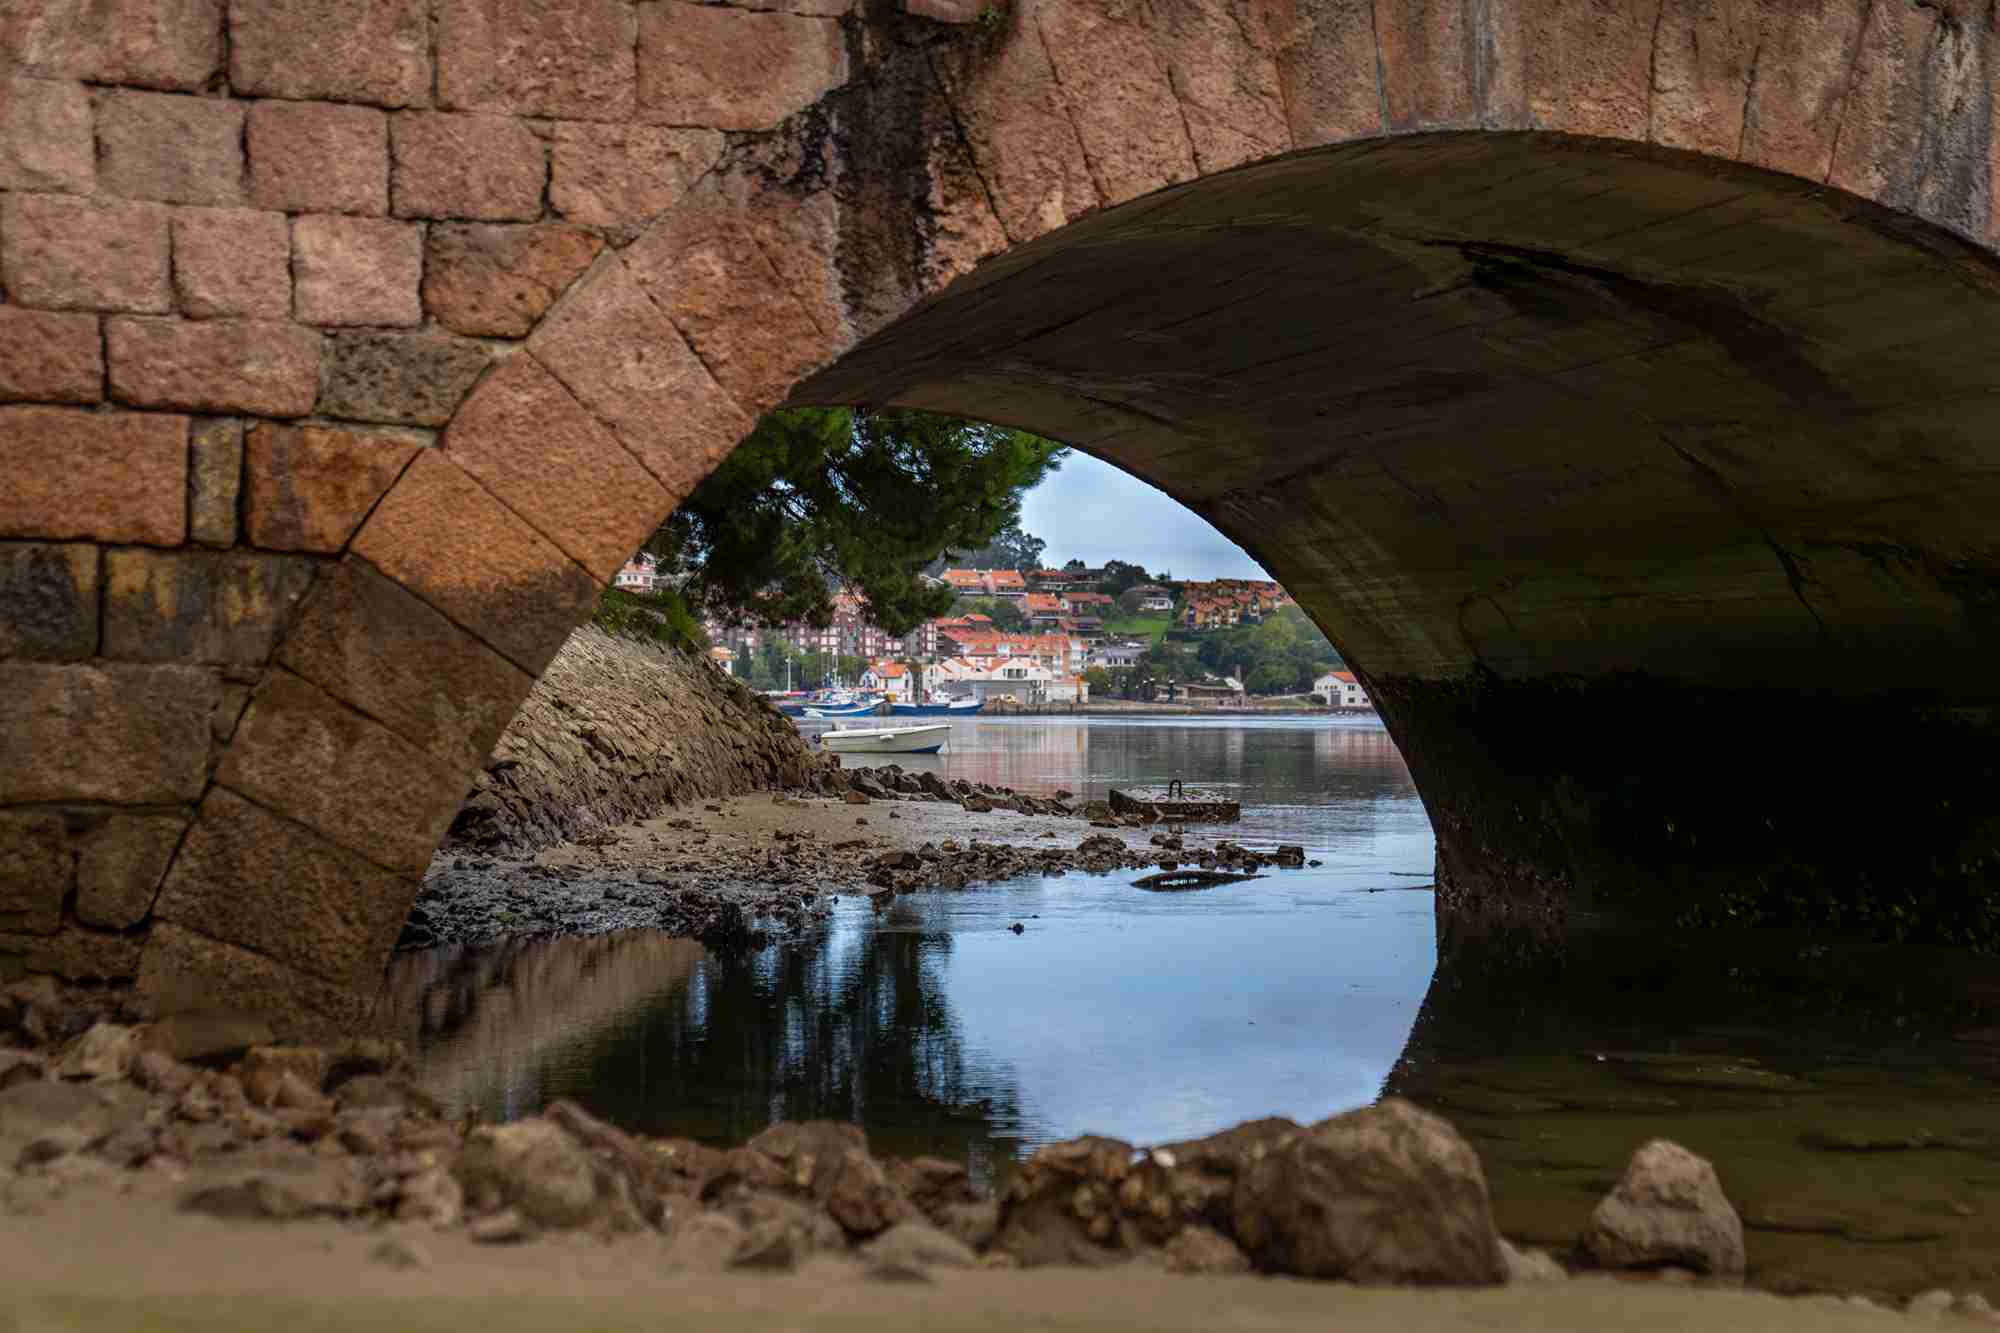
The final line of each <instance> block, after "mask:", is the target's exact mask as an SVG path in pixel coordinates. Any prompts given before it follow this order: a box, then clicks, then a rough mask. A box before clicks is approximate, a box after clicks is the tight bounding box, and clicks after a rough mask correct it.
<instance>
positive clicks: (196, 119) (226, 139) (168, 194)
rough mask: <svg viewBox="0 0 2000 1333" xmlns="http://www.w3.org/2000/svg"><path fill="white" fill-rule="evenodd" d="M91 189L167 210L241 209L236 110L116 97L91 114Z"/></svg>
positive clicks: (211, 103) (198, 102)
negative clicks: (94, 175)
mask: <svg viewBox="0 0 2000 1333" xmlns="http://www.w3.org/2000/svg"><path fill="white" fill-rule="evenodd" d="M97 184H98V188H99V189H101V190H103V191H104V192H105V193H107V194H117V195H123V196H124V197H125V198H127V199H156V200H159V201H160V202H161V203H168V204H212V205H217V206H225V207H226V206H229V205H232V204H241V203H242V202H243V104H242V103H241V102H233V101H228V100H225V99H222V98H215V97H185V96H181V95H179V94H174V93H134V92H115V93H112V94H111V95H110V96H108V97H106V98H105V99H104V100H103V101H102V102H100V103H99V104H98V107H97Z"/></svg>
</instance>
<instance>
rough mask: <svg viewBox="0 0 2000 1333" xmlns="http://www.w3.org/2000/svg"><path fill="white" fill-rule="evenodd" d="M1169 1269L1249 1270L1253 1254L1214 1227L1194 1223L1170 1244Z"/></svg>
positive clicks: (1193, 1270)
mask: <svg viewBox="0 0 2000 1333" xmlns="http://www.w3.org/2000/svg"><path fill="white" fill-rule="evenodd" d="M1165 1258H1166V1261H1167V1271H1168V1272H1169V1273H1247V1272H1249V1271H1250V1257H1249V1256H1248V1255H1246V1254H1244V1253H1243V1251H1242V1250H1240V1249H1238V1248H1237V1246H1236V1242H1235V1241H1233V1240H1231V1239H1229V1237H1227V1236H1225V1235H1223V1234H1222V1233H1221V1232H1219V1231H1216V1230H1214V1229H1212V1228H1210V1227H1205V1226H1202V1225H1201V1224H1199V1223H1191V1224H1190V1225H1188V1226H1184V1227H1182V1228H1181V1229H1180V1230H1179V1231H1177V1232H1175V1233H1174V1237H1173V1239H1172V1240H1169V1241H1168V1242H1167V1245H1166V1250H1165Z"/></svg>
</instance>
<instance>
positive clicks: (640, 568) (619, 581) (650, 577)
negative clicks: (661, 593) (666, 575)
mask: <svg viewBox="0 0 2000 1333" xmlns="http://www.w3.org/2000/svg"><path fill="white" fill-rule="evenodd" d="M611 586H612V587H614V588H623V589H625V590H626V591H627V592H653V591H656V590H657V589H658V588H659V586H660V562H659V560H657V559H656V558H654V557H653V556H651V555H648V554H647V553H646V552H644V551H641V552H639V554H637V555H635V556H633V557H632V558H631V559H630V560H627V561H626V562H625V566H624V568H622V569H620V570H619V571H618V572H617V573H616V574H613V575H612V576H611Z"/></svg>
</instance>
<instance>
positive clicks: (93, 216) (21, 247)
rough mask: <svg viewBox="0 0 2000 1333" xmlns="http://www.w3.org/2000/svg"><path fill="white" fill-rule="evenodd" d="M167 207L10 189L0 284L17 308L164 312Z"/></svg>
mask: <svg viewBox="0 0 2000 1333" xmlns="http://www.w3.org/2000/svg"><path fill="white" fill-rule="evenodd" d="M167 255H168V242H167V210H166V209H165V208H162V207H161V206H160V205H158V204H140V203H126V202H123V201H118V200H109V199H106V200H95V199H70V198H66V197H64V196H61V195H53V194H10V195H8V196H6V198H5V199H0V281H4V282H5V284H6V288H7V294H8V298H9V299H10V300H12V301H14V302H15V303H16V304H19V305H28V306H41V307H44V308H47V309H52V310H122V311H132V312H138V313H144V312H157V311H163V310H166V309H167V308H168V307H169V306H170V305H171V304H172V302H173V293H172V289H171V287H170V285H169V283H168V279H167V271H168V260H167Z"/></svg>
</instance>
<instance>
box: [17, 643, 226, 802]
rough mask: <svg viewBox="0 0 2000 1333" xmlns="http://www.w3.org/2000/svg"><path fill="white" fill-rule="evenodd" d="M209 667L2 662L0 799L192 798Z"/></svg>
mask: <svg viewBox="0 0 2000 1333" xmlns="http://www.w3.org/2000/svg"><path fill="white" fill-rule="evenodd" d="M216 686H217V682H216V679H215V675H214V673H212V672H209V671H204V670H201V669H200V668H197V667H186V666H125V665H116V664H106V665H103V666H90V665H85V664H83V663H75V664H70V665H62V666H56V665H43V664H37V663H28V662H0V735H6V736H9V737H11V738H12V739H13V740H14V742H15V743H16V744H17V745H18V747H19V748H10V751H9V753H10V756H11V758H10V762H8V763H6V764H4V765H0V802H24V801H111V802H116V803H119V804H133V805H136V804H140V803H150V804H168V803H173V802H179V801H189V800H193V799H194V798H195V797H197V796H199V795H200V794H201V789H202V785H203V783H204V781H205V780H206V778H207V775H208V715H209V713H210V712H211V711H212V710H213V709H214V707H215V695H216Z"/></svg>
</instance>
